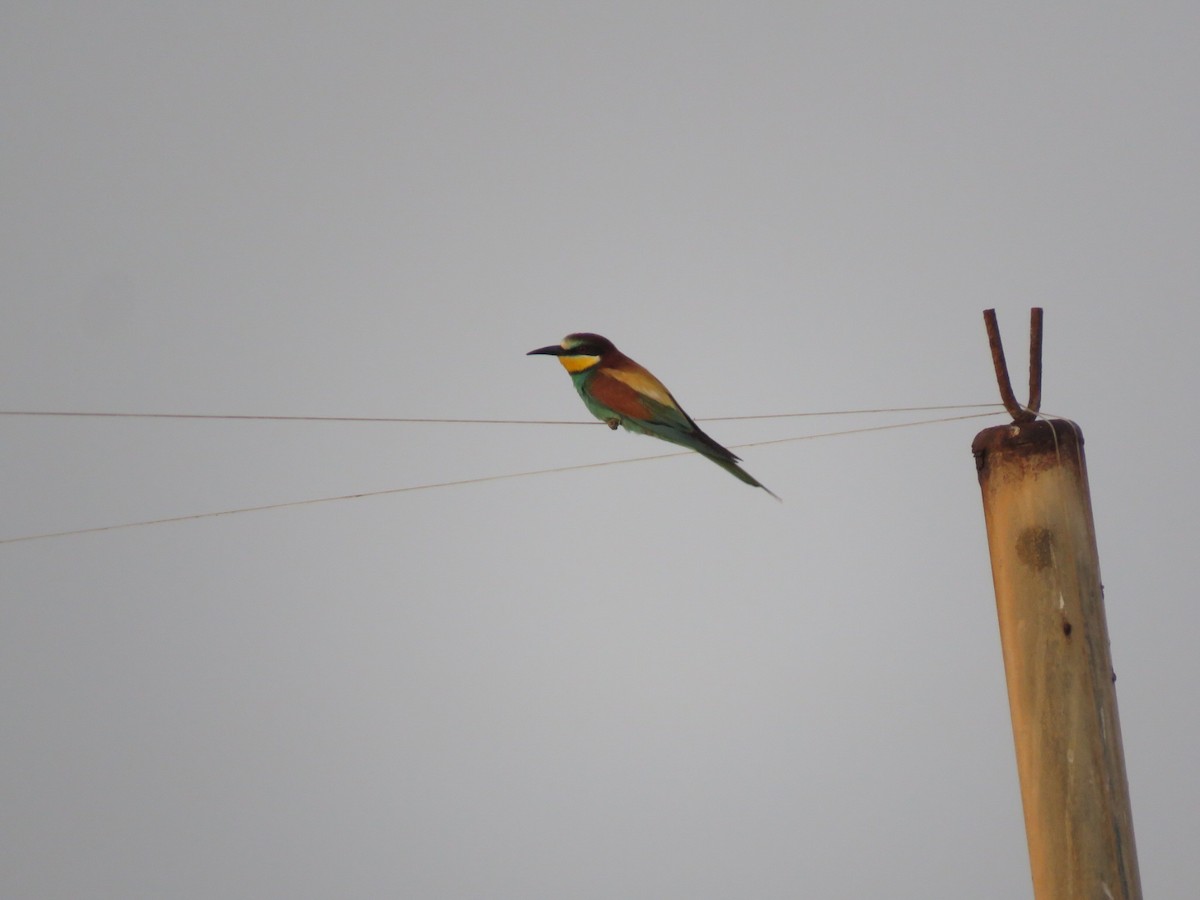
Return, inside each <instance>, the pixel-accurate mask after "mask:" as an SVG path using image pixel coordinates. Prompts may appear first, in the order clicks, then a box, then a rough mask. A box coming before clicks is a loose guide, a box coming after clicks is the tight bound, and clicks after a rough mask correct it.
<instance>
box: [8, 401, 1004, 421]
mask: <svg viewBox="0 0 1200 900" xmlns="http://www.w3.org/2000/svg"><path fill="white" fill-rule="evenodd" d="M1002 405H1003V404H1000V403H961V404H951V405H941V406H896V407H890V408H875V409H837V410H827V411H823V412H794V413H773V414H768V415H758V416H709V417H706V418H700V419H696V421H697V422H737V421H745V420H750V419H798V418H804V417H810V416H854V415H870V414H877V413H898V412H933V411H941V410H948V409H983V408H985V407H995V406H1002ZM0 416H40V417H44V418H45V417H57V418H66V417H72V418H90V419H201V420H204V419H207V420H225V421H242V422H391V423H401V424H414V425H415V424H420V425H602V424H604V423H603V422H601V421H599V420H598V419H597V420H592V421H583V420H579V419H466V418H414V417H394V416H387V417H385V416H256V415H226V414H205V413H139V412H70V411H61V412H60V411H49V410H11V409H10V410H0Z"/></svg>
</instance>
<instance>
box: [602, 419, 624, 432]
mask: <svg viewBox="0 0 1200 900" xmlns="http://www.w3.org/2000/svg"><path fill="white" fill-rule="evenodd" d="M604 424H605V425H607V426H608V427H609V428H611V429H612V430H613V431H616V430H617V426H618V425H620V424H621V420H620V419H616V418H613V419H605V420H604Z"/></svg>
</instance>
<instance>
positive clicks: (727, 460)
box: [704, 447, 783, 503]
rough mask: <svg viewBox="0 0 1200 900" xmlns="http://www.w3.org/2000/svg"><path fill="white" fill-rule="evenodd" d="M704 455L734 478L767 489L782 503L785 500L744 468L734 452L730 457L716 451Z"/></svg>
mask: <svg viewBox="0 0 1200 900" xmlns="http://www.w3.org/2000/svg"><path fill="white" fill-rule="evenodd" d="M721 449H722V450H724V449H725V448H724V447H722V448H721ZM725 452H726V453H729V451H728V450H725ZM704 456H705V458H706V459H711V460H712V461H713V462H715V463H716V464H717V465H718V466H720V467H721V468H722V469H724V470H725V471H726V472H728V473H729V474H730V475H732V476H733V477H734V478H736V479H738V480H739V481H744V482H745V483H746V484H748V485H751V486H752V487H757V488H762V489H763V490H764V491H766V492H767V493H768V494H770V495H771V496H772V497H774V498H775V499H776V500H778V501H779V502H780V503H782V502H783V498H782V497H780V496H779V495H778V494H777V493H775V492H774V491H773V490H771V489H770V488H769V487H767V486H766V485H765V484H763V483H762V482H761V481H759V480H758V479H757V478H755V477H754V476H753V475H751V474H750V473H749V472H747V471H746V470H745V469H743V468H742V467H741V466H739V465H738V458H737V457H736V456H734V455H733V454H732V453H729V456H728V457H725V456H718V455H716V454H715V453H714V454H709V453H705V454H704Z"/></svg>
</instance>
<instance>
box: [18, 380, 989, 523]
mask: <svg viewBox="0 0 1200 900" xmlns="http://www.w3.org/2000/svg"><path fill="white" fill-rule="evenodd" d="M981 405H987V406H999V405H1000V404H976V406H981ZM889 411H890V410H889ZM1001 412H1003V409H997V410H991V411H989V412H981V413H969V414H966V415H959V416H945V417H942V418H938V419H921V420H918V421H915V422H893V423H891V424H889V425H871V426H868V427H864V428H850V429H845V430H843V431H827V432H822V433H819V434H803V435H799V436H796V437H790V438H778V439H776V440H768V441H754V442H751V443H745V444H732V445H730V446H731V448H732V449H735V450H741V449H744V448H746V447H764V446H767V445H770V444H787V443H793V442H796V441H810V440H816V439H818V438H828V437H841V436H843V435H850V434H864V433H866V432H871V431H889V430H892V429H896V428H915V427H917V426H920V425H936V424H940V423H943V422H958V421H962V420H964V419H978V418H983V417H985V416H995V415H999V414H1000V413H1001ZM691 453H692V451H691V450H685V451H681V452H677V453H658V454H654V455H653V456H637V457H632V458H628V459H613V460H607V461H605V462H598V463H582V464H579V465H573V466H555V467H553V468H549V469H533V470H530V471H525V472H508V473H505V474H503V475H483V476H480V477H476V478H462V479H457V480H455V481H439V482H434V483H430V484H414V485H408V486H405V487H398V488H386V489H384V490H378V491H360V492H358V493H352V494H339V495H337V496H334V497H313V498H309V499H306V500H288V501H284V502H281V503H265V504H262V505H259V506H243V507H238V508H236V509H223V510H216V511H213V512H202V513H191V514H189V515H183V516H167V517H164V518H158V519H145V520H142V521H139V522H121V523H117V524H113V525H97V526H94V527H91V528H75V529H71V530H68V531H52V532H45V533H42V534H28V535H22V536H20V537H12V538H0V544H17V543H22V542H25V541H39V540H49V539H51V538H64V537H72V536H75V535H81V534H94V533H97V532H101V531H117V530H119V529H125V528H141V527H144V526H149V525H165V524H168V523H171V522H188V521H191V520H194V519H210V518H215V517H217V516H232V515H237V514H239V513H248V512H265V511H267V510H272V509H288V508H291V507H296V506H311V505H313V504H317V503H333V502H336V501H340V500H360V499H363V498H366V497H383V496H387V495H389V494H406V493H413V492H415V491H429V490H434V489H437V488H449V487H459V486H462V485H468V484H483V483H484V482H488V481H504V480H507V479H512V478H528V477H531V476H534V475H549V474H553V473H557V472H574V471H579V470H581V469H598V468H600V467H602V466H616V465H623V464H625V463H634V462H647V461H649V460H653V459H670V458H672V457H677V456H688V455H690V454H691Z"/></svg>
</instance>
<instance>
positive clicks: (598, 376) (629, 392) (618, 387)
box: [587, 369, 654, 420]
mask: <svg viewBox="0 0 1200 900" xmlns="http://www.w3.org/2000/svg"><path fill="white" fill-rule="evenodd" d="M587 392H588V393H589V394H590V395H591V397H592V399H593V400H595V401H596V402H597V403H599V404H601V405H602V406H605V407H607V408H608V409H611V410H612V411H613V412H614V413H616V414H617V415H618V416H625V417H627V418H630V419H638V420H645V419H652V418H654V413H653V412H652V411H651V409H650V407H649V406H648V405H647V402H646V399H647V398H646V397H645V396H644V395H642V394H640V393H638V392H637V391H636V390H634V389H633V388H632V387H630V386H629V385H628V384H626V383H625V382H624V381H623V380H619V379H617V378H614V377H613V373H612V370H610V369H597V370H596V371H594V372H593V373H592V375H591V377H590V378H588V380H587Z"/></svg>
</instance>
